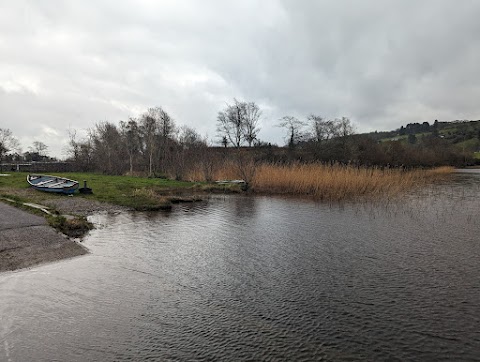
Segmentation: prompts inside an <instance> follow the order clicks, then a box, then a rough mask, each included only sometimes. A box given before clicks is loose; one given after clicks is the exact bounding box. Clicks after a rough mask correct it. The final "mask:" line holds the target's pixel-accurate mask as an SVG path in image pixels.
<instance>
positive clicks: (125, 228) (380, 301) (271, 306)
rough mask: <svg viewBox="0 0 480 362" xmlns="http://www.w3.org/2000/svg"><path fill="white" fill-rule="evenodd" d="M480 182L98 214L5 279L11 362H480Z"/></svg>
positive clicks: (478, 178) (3, 348)
mask: <svg viewBox="0 0 480 362" xmlns="http://www.w3.org/2000/svg"><path fill="white" fill-rule="evenodd" d="M479 211H480V173H479V172H478V171H473V172H469V173H461V174H457V175H455V176H454V177H453V179H452V180H450V181H448V182H444V183H443V184H439V185H436V186H434V187H431V188H428V189H424V190H421V191H419V192H417V193H415V194H414V195H408V196H406V197H405V198H404V199H403V200H402V201H400V202H395V203H393V202H385V203H377V204H362V205H358V204H356V205H355V204H354V205H351V204H346V205H328V204H322V203H316V202H312V201H307V200H298V199H285V198H274V197H247V198H246V197H214V198H212V199H210V200H209V201H208V202H204V203H197V204H194V205H188V206H185V205H184V206H178V207H176V208H175V209H174V211H173V212H170V213H120V214H98V215H94V216H93V217H91V220H92V221H93V222H94V223H95V224H96V226H97V229H96V230H93V231H92V232H91V233H90V234H89V236H88V237H87V238H86V239H85V240H84V245H85V246H86V247H88V248H89V249H90V251H91V254H89V255H87V256H84V257H79V258H76V259H71V260H66V261H62V262H58V263H54V264H48V265H43V266H38V267H35V268H32V269H29V270H23V271H17V272H13V273H4V274H0V318H1V320H0V361H54V360H57V361H92V360H98V361H138V360H160V361H163V360H169V361H170V360H172V361H177V360H178V361H187V360H188V361H197V360H198V361H212V360H217V361H237V360H261V361H277V360H278V361H315V360H327V361H330V360H333V361H336V360H339V361H348V360H362V359H363V360H389V361H392V360H399V361H403V360H418V361H440V360H451V361H465V360H480V222H479V217H480V216H479Z"/></svg>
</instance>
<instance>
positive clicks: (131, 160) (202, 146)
mask: <svg viewBox="0 0 480 362" xmlns="http://www.w3.org/2000/svg"><path fill="white" fill-rule="evenodd" d="M261 115H262V111H261V109H260V107H259V106H258V105H257V104H256V103H255V102H245V101H238V100H237V99H234V100H233V103H231V104H228V103H227V104H226V106H225V107H224V108H223V109H222V110H221V111H220V112H219V113H218V115H217V119H216V125H217V137H218V140H219V144H221V145H222V146H223V147H212V146H211V144H210V143H209V141H208V140H207V138H206V137H202V136H201V135H200V134H199V133H198V132H197V131H196V130H195V129H193V128H191V127H187V126H179V125H177V124H176V122H175V121H174V119H173V118H172V117H171V116H170V115H169V114H168V113H167V112H166V111H165V110H164V109H163V108H161V107H154V108H149V109H148V110H146V111H145V112H144V113H143V114H141V115H140V116H139V117H137V118H129V119H128V120H126V121H120V122H119V123H118V124H114V123H112V122H107V121H105V122H98V123H97V124H96V125H95V126H94V127H93V128H91V129H89V130H88V132H87V135H86V136H85V137H83V138H79V137H78V135H77V132H76V131H75V130H71V131H70V132H69V145H68V154H69V160H70V161H72V162H73V163H74V164H75V165H76V168H77V169H79V170H84V171H97V172H103V173H106V174H117V175H121V174H131V175H134V174H142V175H148V176H150V177H155V176H165V177H169V178H175V179H179V180H180V179H184V178H185V177H186V175H187V174H191V171H192V170H197V171H198V170H201V172H202V173H203V178H205V179H207V180H211V178H212V177H213V172H214V169H215V167H217V166H218V165H219V164H220V163H221V162H223V161H225V160H230V161H234V162H236V163H237V165H238V169H239V173H240V175H241V176H242V177H243V178H244V179H245V180H247V181H248V179H251V178H253V176H254V173H255V167H256V165H257V164H258V162H291V161H305V162H330V163H332V162H341V163H348V164H358V165H392V166H402V165H403V166H437V165H442V164H455V165H461V164H465V163H468V162H470V160H469V156H467V155H466V154H465V152H462V150H461V149H459V148H458V147H455V145H454V144H452V143H451V142H449V141H447V139H446V137H444V135H443V134H442V135H439V134H438V132H433V131H432V132H431V134H430V135H428V136H421V137H415V135H414V134H413V133H410V132H413V131H418V130H427V127H428V129H429V130H430V131H431V130H432V129H433V130H437V129H438V128H439V127H440V126H441V125H440V124H439V123H438V122H435V123H434V124H433V125H431V126H430V125H429V124H428V123H426V122H424V123H423V124H419V123H414V124H409V125H407V126H406V127H404V128H403V129H404V131H405V133H407V132H408V133H409V138H408V139H407V140H406V141H402V140H390V141H383V142H381V141H380V140H379V139H378V137H377V135H371V134H359V135H357V134H355V129H354V126H353V124H352V122H351V120H350V119H349V118H347V117H341V118H335V119H327V118H324V117H322V116H319V115H316V114H310V115H309V116H308V117H306V119H305V120H300V119H298V118H296V117H293V116H285V117H282V118H281V119H280V120H279V121H278V126H279V127H282V128H283V129H284V130H285V145H286V146H287V147H284V148H282V147H278V146H275V145H273V146H272V145H270V144H266V143H264V142H262V141H260V139H259V137H258V135H259V132H260V127H259V124H260V119H261ZM479 137H480V136H479ZM16 150H19V143H18V141H17V140H16V138H15V137H14V136H13V135H12V133H11V132H10V131H9V130H8V129H1V128H0V162H1V161H5V160H7V158H9V159H10V160H12V161H13V160H14V158H15V157H17V159H16V161H21V160H26V161H44V160H49V159H50V158H48V156H47V153H48V147H47V146H46V145H45V144H43V143H42V142H38V141H36V142H34V144H33V146H32V147H30V150H29V151H28V152H26V153H24V154H23V155H21V156H20V155H19V152H15V151H16ZM197 171H196V172H197Z"/></svg>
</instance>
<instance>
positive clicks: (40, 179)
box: [27, 175, 78, 195]
mask: <svg viewBox="0 0 480 362" xmlns="http://www.w3.org/2000/svg"><path fill="white" fill-rule="evenodd" d="M27 182H28V183H29V184H30V185H31V186H32V187H33V188H34V189H35V190H39V191H45V192H54V193H58V194H67V195H71V194H73V193H74V192H75V190H76V189H78V181H75V180H70V179H68V178H65V177H60V176H50V175H28V176H27Z"/></svg>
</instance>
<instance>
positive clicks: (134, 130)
mask: <svg viewBox="0 0 480 362" xmlns="http://www.w3.org/2000/svg"><path fill="white" fill-rule="evenodd" d="M120 132H121V135H122V138H123V143H124V144H125V146H126V150H127V153H128V163H129V169H130V174H133V164H134V161H135V158H136V157H137V156H138V154H139V152H140V147H141V135H140V127H139V125H138V123H137V120H136V119H135V118H130V119H129V120H128V122H123V121H121V122H120Z"/></svg>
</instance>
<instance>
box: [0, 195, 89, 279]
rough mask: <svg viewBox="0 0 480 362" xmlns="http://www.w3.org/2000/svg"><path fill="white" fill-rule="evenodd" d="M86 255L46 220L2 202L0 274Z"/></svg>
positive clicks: (83, 249) (0, 215) (0, 211)
mask: <svg viewBox="0 0 480 362" xmlns="http://www.w3.org/2000/svg"><path fill="white" fill-rule="evenodd" d="M86 253H87V251H86V249H85V248H83V247H82V246H80V245H79V244H77V243H76V242H74V241H72V240H70V239H68V238H67V237H65V236H64V235H63V234H60V233H58V232H57V231H56V230H54V229H52V228H51V227H50V226H48V225H47V222H46V220H45V219H44V218H43V217H40V216H36V215H32V214H29V213H28V212H25V211H23V210H20V209H18V208H16V207H13V206H11V205H7V204H5V203H3V202H0V272H1V271H7V270H15V269H19V268H26V267H29V266H32V265H35V264H39V263H45V262H50V261H55V260H60V259H65V258H71V257H74V256H78V255H82V254H86Z"/></svg>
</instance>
